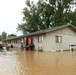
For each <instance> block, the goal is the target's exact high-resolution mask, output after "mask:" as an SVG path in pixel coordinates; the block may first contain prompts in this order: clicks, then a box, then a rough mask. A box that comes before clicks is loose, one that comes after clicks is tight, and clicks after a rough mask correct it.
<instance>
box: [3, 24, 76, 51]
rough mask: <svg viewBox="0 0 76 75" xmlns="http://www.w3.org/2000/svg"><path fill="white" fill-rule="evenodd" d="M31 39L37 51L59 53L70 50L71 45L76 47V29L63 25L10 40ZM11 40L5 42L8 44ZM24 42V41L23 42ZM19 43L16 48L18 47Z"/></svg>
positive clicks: (69, 25)
mask: <svg viewBox="0 0 76 75" xmlns="http://www.w3.org/2000/svg"><path fill="white" fill-rule="evenodd" d="M25 37H31V38H32V39H33V44H34V46H35V48H34V49H35V50H44V51H57V50H68V49H69V45H76V28H75V27H74V26H73V25H71V24H67V25H63V26H59V27H55V28H52V29H46V30H41V31H37V32H33V33H29V34H26V35H25V36H22V37H20V36H19V37H15V38H13V39H9V40H10V41H13V40H17V41H18V40H19V39H22V40H23V38H25ZM9 40H7V39H6V40H4V42H5V41H6V42H8V41H9ZM23 41H24V40H23ZM18 44H19V43H17V45H16V46H18Z"/></svg>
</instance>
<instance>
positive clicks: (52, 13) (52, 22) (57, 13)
mask: <svg viewBox="0 0 76 75" xmlns="http://www.w3.org/2000/svg"><path fill="white" fill-rule="evenodd" d="M74 1H75V0H39V1H38V2H37V3H34V2H30V0H27V1H26V7H25V8H24V9H23V12H22V13H23V15H24V16H23V23H21V24H18V28H17V30H20V31H22V32H23V34H25V33H30V32H35V31H39V30H43V29H48V28H51V27H55V26H60V25H63V24H66V23H67V22H70V20H72V23H73V24H75V22H76V18H75V14H76V12H71V11H72V10H71V6H72V5H74V4H75V2H74ZM69 15H70V16H69ZM72 17H73V18H74V20H73V19H72Z"/></svg>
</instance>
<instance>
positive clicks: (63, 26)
mask: <svg viewBox="0 0 76 75" xmlns="http://www.w3.org/2000/svg"><path fill="white" fill-rule="evenodd" d="M65 27H70V28H72V29H73V30H74V31H76V27H74V26H73V25H72V24H69V23H68V24H66V25H62V26H58V27H54V28H51V29H45V30H40V31H37V32H32V33H28V34H25V35H22V36H18V37H14V38H11V39H10V38H9V39H6V40H4V41H8V40H14V39H19V38H24V37H28V36H34V35H38V34H44V33H48V32H52V31H55V30H58V29H61V28H65Z"/></svg>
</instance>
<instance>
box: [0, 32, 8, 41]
mask: <svg viewBox="0 0 76 75" xmlns="http://www.w3.org/2000/svg"><path fill="white" fill-rule="evenodd" d="M1 36H2V40H4V39H6V37H7V33H6V32H2V35H1Z"/></svg>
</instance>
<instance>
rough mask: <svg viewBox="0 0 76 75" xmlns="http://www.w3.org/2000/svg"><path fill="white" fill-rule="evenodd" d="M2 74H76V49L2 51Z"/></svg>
mask: <svg viewBox="0 0 76 75" xmlns="http://www.w3.org/2000/svg"><path fill="white" fill-rule="evenodd" d="M0 75H76V51H73V52H69V51H64V52H38V51H21V50H15V51H9V52H0Z"/></svg>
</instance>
